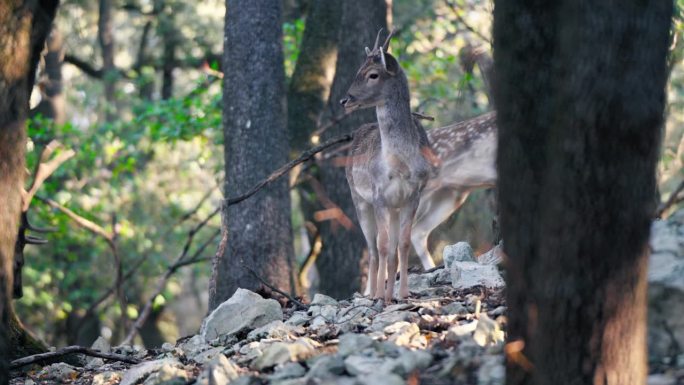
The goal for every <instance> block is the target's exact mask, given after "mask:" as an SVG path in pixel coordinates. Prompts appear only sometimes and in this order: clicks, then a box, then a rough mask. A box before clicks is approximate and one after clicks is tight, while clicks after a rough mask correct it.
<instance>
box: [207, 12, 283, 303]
mask: <svg viewBox="0 0 684 385" xmlns="http://www.w3.org/2000/svg"><path fill="white" fill-rule="evenodd" d="M226 9H227V12H226V24H225V25H226V26H225V33H226V36H225V40H224V41H225V47H224V58H223V64H224V67H223V68H224V74H225V78H224V89H223V103H224V105H223V133H224V140H225V149H224V155H225V168H226V184H225V196H226V197H229V196H235V195H237V194H239V193H242V192H244V191H246V190H247V189H248V188H250V187H252V186H253V185H254V184H255V183H257V182H258V181H259V180H261V179H262V178H265V177H266V176H267V175H269V174H270V172H271V171H272V170H273V167H274V166H277V165H281V164H284V163H285V162H287V159H288V152H289V149H288V148H289V146H288V142H287V126H286V115H285V114H286V110H285V108H286V106H285V98H284V96H285V72H284V69H283V54H282V46H281V44H282V43H281V38H282V26H281V11H282V5H281V1H279V0H268V1H266V0H264V1H253V0H227V1H226ZM222 226H223V229H224V232H226V231H227V242H226V243H224V244H225V248H224V252H223V253H217V256H216V258H215V259H214V263H213V272H212V278H211V283H210V289H209V290H210V293H209V308H210V309H214V308H215V307H216V306H218V305H219V304H221V303H222V302H223V301H225V300H226V299H228V298H229V297H230V296H231V295H233V293H234V292H235V290H236V289H237V288H238V287H242V288H245V289H250V290H252V291H267V290H265V288H264V287H263V286H262V285H261V284H260V283H259V281H258V280H257V279H256V278H255V277H254V276H253V275H252V273H251V272H250V270H249V268H251V269H253V270H254V271H255V272H256V273H257V274H258V275H259V276H260V277H261V278H263V279H264V280H266V281H267V282H269V283H270V284H272V285H274V286H276V287H278V288H280V289H282V290H284V291H294V290H295V286H296V285H295V282H294V281H295V278H294V275H293V254H294V251H293V248H292V226H291V223H290V195H289V188H288V183H287V180H286V179H280V180H278V181H276V182H274V183H272V184H271V185H270V186H269V187H267V188H265V189H263V190H261V191H260V192H259V193H257V194H256V195H254V196H253V197H251V198H249V199H247V200H245V201H243V202H241V203H238V204H236V205H233V206H230V207H227V208H224V211H223V224H222ZM219 250H221V248H219Z"/></svg>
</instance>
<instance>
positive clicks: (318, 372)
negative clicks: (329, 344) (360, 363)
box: [306, 355, 345, 379]
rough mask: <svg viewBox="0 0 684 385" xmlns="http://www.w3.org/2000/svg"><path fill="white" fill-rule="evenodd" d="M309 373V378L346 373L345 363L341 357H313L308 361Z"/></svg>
mask: <svg viewBox="0 0 684 385" xmlns="http://www.w3.org/2000/svg"><path fill="white" fill-rule="evenodd" d="M308 364H309V367H310V368H311V369H309V373H308V374H307V375H306V376H307V377H309V378H316V379H323V378H329V377H331V376H338V375H341V374H343V373H344V371H345V364H344V361H343V360H342V358H341V357H339V356H337V355H335V356H328V355H321V356H317V357H314V358H311V359H310V360H309V362H308Z"/></svg>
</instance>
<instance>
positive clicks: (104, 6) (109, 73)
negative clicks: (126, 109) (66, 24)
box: [97, 0, 118, 122]
mask: <svg viewBox="0 0 684 385" xmlns="http://www.w3.org/2000/svg"><path fill="white" fill-rule="evenodd" d="M99 13H100V15H99V19H98V22H97V38H98V41H99V42H100V48H101V49H102V72H103V74H104V76H103V78H102V79H103V80H104V97H105V119H106V120H107V121H108V122H109V121H112V120H114V118H115V116H116V113H115V111H116V106H115V97H116V78H117V76H118V73H117V71H116V67H115V66H114V33H113V31H112V28H113V26H112V0H100V2H99Z"/></svg>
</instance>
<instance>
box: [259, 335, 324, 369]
mask: <svg viewBox="0 0 684 385" xmlns="http://www.w3.org/2000/svg"><path fill="white" fill-rule="evenodd" d="M316 345H317V343H316V342H314V341H312V340H310V339H308V338H300V339H299V340H297V341H296V342H293V343H287V342H276V343H274V344H272V345H270V346H269V347H268V348H266V349H265V350H264V354H262V355H261V356H260V357H259V358H257V359H256V361H255V362H254V365H253V366H254V367H255V368H256V369H257V370H263V369H266V368H271V367H273V366H276V365H278V364H284V363H286V362H290V361H299V360H303V359H306V358H308V357H310V356H312V355H313V354H314V352H315V347H316Z"/></svg>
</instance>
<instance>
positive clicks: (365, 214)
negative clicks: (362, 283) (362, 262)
mask: <svg viewBox="0 0 684 385" xmlns="http://www.w3.org/2000/svg"><path fill="white" fill-rule="evenodd" d="M354 205H355V206H356V215H357V217H358V218H359V225H360V226H361V231H362V232H363V236H364V237H365V238H366V245H368V280H366V290H365V292H366V294H365V295H373V294H375V291H376V286H377V282H378V245H377V240H378V228H377V225H376V223H375V212H374V211H373V207H372V206H371V205H369V204H368V203H366V202H361V201H360V199H354Z"/></svg>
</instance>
